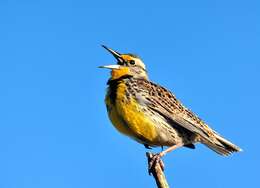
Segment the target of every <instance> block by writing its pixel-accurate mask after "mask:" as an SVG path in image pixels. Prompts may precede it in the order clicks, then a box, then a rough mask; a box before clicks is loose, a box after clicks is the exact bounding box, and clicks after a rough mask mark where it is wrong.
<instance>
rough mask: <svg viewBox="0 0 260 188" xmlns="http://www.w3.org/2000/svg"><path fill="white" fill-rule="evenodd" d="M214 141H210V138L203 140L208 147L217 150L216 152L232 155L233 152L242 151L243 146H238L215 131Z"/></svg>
mask: <svg viewBox="0 0 260 188" xmlns="http://www.w3.org/2000/svg"><path fill="white" fill-rule="evenodd" d="M214 137H215V139H214V141H212V142H211V141H209V140H205V141H203V140H202V143H203V144H205V145H206V146H207V147H209V148H210V149H212V150H213V151H215V152H216V153H218V154H220V155H224V156H227V155H230V154H231V153H233V152H239V151H242V149H241V148H239V147H238V146H236V145H235V144H233V143H231V142H230V141H228V140H226V139H225V138H223V137H222V136H220V135H219V134H217V133H215V134H214Z"/></svg>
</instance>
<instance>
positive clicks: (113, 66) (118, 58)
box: [99, 45, 124, 69]
mask: <svg viewBox="0 0 260 188" xmlns="http://www.w3.org/2000/svg"><path fill="white" fill-rule="evenodd" d="M101 46H102V47H103V48H105V49H106V50H107V51H109V52H110V53H111V54H112V55H113V56H114V57H115V58H116V60H117V62H118V64H123V63H124V60H123V58H122V57H121V54H120V53H118V52H117V51H114V50H112V49H111V48H108V47H106V46H105V45H101ZM118 64H117V65H105V66H99V68H107V69H119V67H120V65H118Z"/></svg>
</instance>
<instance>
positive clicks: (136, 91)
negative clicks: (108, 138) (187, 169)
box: [100, 46, 241, 162]
mask: <svg viewBox="0 0 260 188" xmlns="http://www.w3.org/2000/svg"><path fill="white" fill-rule="evenodd" d="M103 47H104V48H105V49H106V50H108V51H109V52H110V53H111V54H112V55H113V56H114V57H115V58H116V60H117V64H116V65H107V66H101V67H100V68H108V69H111V78H110V79H109V80H108V82H107V84H108V90H107V94H106V99H105V103H106V107H107V112H108V116H109V118H110V120H111V122H112V123H113V125H114V126H115V128H116V129H117V130H118V131H119V132H121V133H123V134H124V135H127V136H129V137H130V138H133V139H134V140H136V141H137V142H139V143H141V144H143V145H144V146H145V147H146V148H150V147H156V146H161V147H163V146H168V148H167V149H166V150H164V151H162V152H160V153H158V154H157V155H156V157H155V159H154V161H157V162H159V161H160V158H161V157H162V156H164V155H165V154H166V153H168V152H170V151H172V150H174V149H176V148H179V147H182V146H186V147H189V148H193V149H194V148H195V146H194V144H195V143H198V142H200V143H202V144H205V145H206V146H207V147H209V148H210V149H212V150H213V151H215V152H217V153H218V154H221V155H225V156H226V155H229V154H231V153H232V152H238V151H241V149H240V148H239V147H238V146H236V145H234V144H232V143H231V142H230V141H228V140H226V139H225V138H223V137H222V136H220V135H219V134H218V133H217V132H215V131H214V130H212V129H211V128H210V127H209V126H208V125H207V124H206V123H204V122H203V121H202V120H201V119H200V118H199V117H198V116H196V115H195V114H194V113H193V112H191V111H190V110H189V109H187V108H186V107H185V106H183V105H182V103H181V102H180V101H179V100H177V99H176V97H175V96H174V95H173V94H172V93H171V92H170V91H168V90H167V89H165V88H164V87H162V86H160V85H158V84H155V83H153V82H151V81H149V79H148V76H147V71H146V68H145V65H144V63H143V62H142V60H141V59H140V58H139V57H138V56H136V55H133V54H120V53H118V52H116V51H114V50H112V49H110V48H107V47H106V46H103Z"/></svg>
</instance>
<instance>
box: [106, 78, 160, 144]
mask: <svg viewBox="0 0 260 188" xmlns="http://www.w3.org/2000/svg"><path fill="white" fill-rule="evenodd" d="M126 89H127V88H126V85H125V82H124V81H120V83H119V84H118V85H117V89H116V97H115V99H114V100H113V99H112V98H111V92H114V91H111V89H110V90H108V93H107V96H106V105H107V109H108V115H109V118H110V120H111V122H112V123H113V125H114V126H115V128H116V129H117V130H118V131H119V132H121V133H123V134H125V135H127V136H129V137H132V138H133V139H135V140H137V141H139V142H141V143H147V144H149V143H150V144H151V145H153V144H152V143H154V142H155V140H156V138H157V137H158V134H157V131H156V127H155V125H154V122H152V121H151V119H150V118H149V116H148V115H147V114H145V112H143V110H142V109H141V107H140V105H139V104H138V102H137V101H136V100H135V99H134V98H132V97H131V95H130V97H127V96H126Z"/></svg>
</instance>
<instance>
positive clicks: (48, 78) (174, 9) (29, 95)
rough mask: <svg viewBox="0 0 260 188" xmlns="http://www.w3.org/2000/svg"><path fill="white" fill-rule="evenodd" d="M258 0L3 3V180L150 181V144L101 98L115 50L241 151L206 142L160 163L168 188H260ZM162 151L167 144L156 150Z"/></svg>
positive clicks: (23, 185) (61, 183)
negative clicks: (134, 136)
mask: <svg viewBox="0 0 260 188" xmlns="http://www.w3.org/2000/svg"><path fill="white" fill-rule="evenodd" d="M259 8H260V6H259V1H256V0H255V1H253V0H248V1H240V0H236V1H235V0H230V1H224V0H218V1H205V0H202V1H164V2H162V1H161V2H159V1H149V3H148V1H146V2H145V1H124V2H123V1H113V0H110V1H91V2H90V1H83V0H82V1H72V0H71V1H66V0H65V1H64V0H63V1H59V0H55V1H50V0H44V1H41V0H40V1H32V0H30V1H29V0H27V1H25V0H24V1H14V0H10V1H7V0H1V1H0V86H1V87H0V176H1V181H0V187H1V188H17V187H19V188H35V187H37V188H46V187H49V188H52V187H53V188H54V187H55V188H56V187H62V188H74V187H78V188H81V187H82V188H83V187H126V188H127V187H155V184H154V180H153V179H152V178H151V177H150V176H148V174H147V173H146V167H147V164H146V158H145V152H146V150H145V149H144V147H143V146H142V145H139V144H137V143H135V142H134V141H132V140H130V139H128V138H126V137H124V136H122V135H120V134H119V133H117V132H116V131H115V129H114V128H113V127H112V125H111V123H110V122H109V120H108V117H107V114H106V109H105V105H104V95H105V88H106V81H107V79H108V76H109V73H108V71H106V70H100V69H98V68H97V66H99V65H104V64H111V63H113V62H115V61H114V59H113V57H112V56H111V55H110V54H108V53H107V52H106V51H105V50H104V49H103V48H101V47H100V45H101V44H105V45H108V46H109V47H111V48H114V49H116V50H118V51H120V52H123V53H126V52H133V53H137V54H138V55H140V56H141V57H142V58H143V60H144V62H145V63H146V65H147V68H148V71H149V75H150V78H151V80H153V81H155V82H156V83H160V84H161V85H163V86H165V87H167V88H169V89H170V90H172V91H173V92H174V93H175V94H176V96H177V97H178V98H179V99H180V100H182V102H183V103H184V104H185V105H186V106H187V107H189V108H191V109H192V110H193V111H194V112H196V113H197V114H199V116H200V117H201V118H202V119H204V120H205V121H206V122H207V123H209V124H210V125H211V127H213V128H214V129H216V130H217V131H218V132H220V133H221V134H222V135H224V136H225V137H226V138H228V139H230V140H232V141H233V142H234V143H236V144H237V145H239V146H241V147H242V148H243V149H244V152H242V153H239V154H235V155H233V156H231V157H228V158H223V157H221V156H218V155H216V154H215V153H214V152H212V151H210V150H208V149H207V148H206V147H204V146H202V145H197V149H196V150H189V149H186V148H182V149H179V150H176V151H174V152H172V153H170V154H168V155H167V156H166V157H165V158H164V162H165V164H166V171H165V173H166V175H167V177H168V181H169V183H170V185H172V186H173V187H189V186H193V187H201V188H203V187H208V186H209V185H210V187H211V188H222V187H237V188H240V187H257V186H259V181H258V179H259V168H260V152H259V140H258V138H259V132H260V128H259V122H258V120H257V118H258V116H259V105H260V102H259V97H260V88H259V81H260V76H259V72H260V58H259V51H260V45H259V44H260V36H259V33H260V23H259V18H260V13H259ZM155 151H160V150H158V149H157V150H155Z"/></svg>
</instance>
